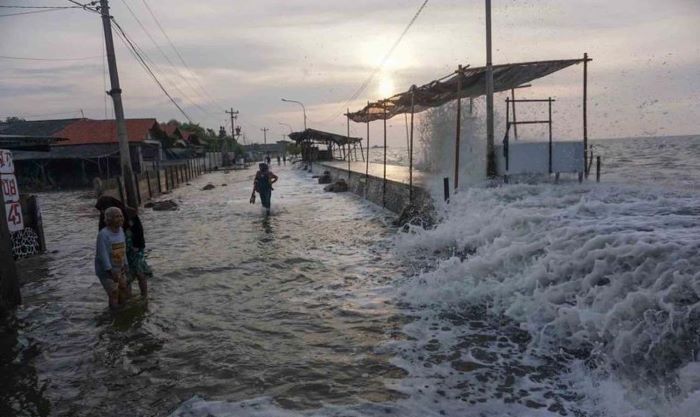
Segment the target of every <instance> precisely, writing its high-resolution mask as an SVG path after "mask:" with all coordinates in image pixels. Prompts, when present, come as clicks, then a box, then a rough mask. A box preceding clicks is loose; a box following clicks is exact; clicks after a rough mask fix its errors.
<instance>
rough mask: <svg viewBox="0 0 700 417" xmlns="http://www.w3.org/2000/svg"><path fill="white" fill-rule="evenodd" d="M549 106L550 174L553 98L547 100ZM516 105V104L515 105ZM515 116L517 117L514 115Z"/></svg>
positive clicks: (550, 169) (550, 167) (550, 163)
mask: <svg viewBox="0 0 700 417" xmlns="http://www.w3.org/2000/svg"><path fill="white" fill-rule="evenodd" d="M547 103H548V106H549V173H550V174H551V173H552V97H549V100H547ZM513 105H515V103H513ZM513 116H515V115H513Z"/></svg>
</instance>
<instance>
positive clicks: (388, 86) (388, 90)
mask: <svg viewBox="0 0 700 417" xmlns="http://www.w3.org/2000/svg"><path fill="white" fill-rule="evenodd" d="M377 93H379V97H381V98H388V97H391V96H392V95H394V93H396V90H395V88H394V80H393V79H392V78H391V77H390V76H389V75H387V74H383V75H382V78H381V79H380V80H379V86H378V89H377Z"/></svg>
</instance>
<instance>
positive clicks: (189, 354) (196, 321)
mask: <svg viewBox="0 0 700 417" xmlns="http://www.w3.org/2000/svg"><path fill="white" fill-rule="evenodd" d="M275 168H277V167H273V170H274V171H278V170H279V172H277V173H278V175H279V176H280V181H279V182H278V184H276V185H275V191H274V192H273V200H272V204H273V209H272V215H271V216H269V217H266V216H264V215H263V213H262V210H261V207H260V204H259V203H258V204H256V205H255V206H251V205H250V204H249V202H248V199H249V197H250V192H251V188H252V176H253V174H254V170H253V169H252V168H251V169H250V170H247V171H231V172H230V173H212V174H208V175H205V176H203V177H200V178H197V179H195V180H194V181H192V183H191V185H190V186H183V187H182V188H180V189H177V190H175V191H174V192H173V194H171V195H170V196H168V198H172V199H174V200H175V201H177V202H178V204H179V205H180V209H179V210H178V211H173V212H153V211H152V210H148V209H143V210H142V214H141V217H142V221H143V224H144V227H145V230H146V244H147V253H148V261H149V263H150V265H151V267H152V268H153V270H154V272H155V276H154V277H153V278H152V279H151V280H150V284H149V285H150V289H149V291H150V299H149V300H148V303H146V302H144V301H143V300H141V299H140V297H139V296H138V286H136V285H135V288H134V293H135V294H136V296H135V297H134V299H133V300H132V301H131V302H130V303H129V305H128V306H127V307H125V308H124V309H123V310H122V311H119V312H117V313H111V312H109V311H108V309H107V308H106V307H107V298H106V295H105V294H104V291H103V290H102V287H101V286H100V284H99V282H98V281H97V279H96V278H95V276H94V272H93V256H94V240H95V236H96V233H97V212H96V211H95V209H94V208H92V205H93V204H94V201H93V200H92V199H89V198H85V197H84V196H83V195H82V193H76V192H70V193H52V194H45V195H42V196H41V201H42V204H43V214H44V222H45V225H46V226H45V227H46V235H47V244H48V248H49V252H50V253H49V254H47V255H45V256H41V257H38V258H34V259H32V260H30V261H23V262H22V264H21V268H22V270H23V272H24V273H23V278H24V280H25V283H24V286H23V288H22V292H23V296H24V300H23V301H24V304H23V306H22V307H21V308H20V309H19V311H18V312H17V317H16V319H15V323H14V325H15V329H14V330H11V331H7V332H5V334H2V337H1V339H0V353H1V354H2V358H3V359H2V362H1V363H0V373H1V374H2V375H3V377H2V381H1V382H0V415H1V416H48V415H51V416H92V415H96V414H99V415H101V416H117V415H118V416H136V415H167V414H168V413H170V412H171V411H173V409H175V408H177V406H178V405H179V404H180V403H182V402H183V401H185V400H188V399H190V398H192V397H193V396H195V395H196V396H200V397H204V398H207V399H212V400H217V399H221V400H227V401H235V400H240V399H246V398H254V397H258V396H261V395H266V396H270V397H272V398H273V399H274V400H275V401H276V402H277V403H278V404H280V405H281V406H282V407H284V408H286V409H308V408H315V407H319V406H320V405H321V404H347V403H354V402H358V401H390V400H391V399H392V398H395V397H396V395H397V394H396V393H395V392H393V391H391V390H390V389H388V388H387V387H386V386H385V384H384V383H383V381H384V379H385V378H400V377H401V376H402V375H403V371H402V370H400V369H399V368H397V367H395V366H393V365H391V364H390V363H389V361H388V358H387V357H386V356H385V355H382V354H379V353H375V352H374V350H373V349H374V347H375V346H376V345H377V344H379V343H381V342H382V341H383V340H385V339H386V338H387V337H392V336H391V331H389V332H388V333H387V329H391V328H392V327H396V328H397V329H398V327H399V325H400V323H399V320H397V318H396V315H395V314H396V313H395V310H394V307H393V306H392V303H391V302H390V300H388V299H386V298H385V297H383V296H381V295H380V294H379V293H377V292H376V291H375V290H374V289H376V288H379V287H381V286H382V285H384V283H386V282H388V281H389V280H390V278H391V277H392V276H393V275H394V274H396V273H397V272H398V271H400V266H399V265H398V264H397V262H396V261H395V260H394V259H393V258H392V256H391V254H390V252H389V245H388V244H387V240H388V239H387V238H388V237H389V236H390V235H391V234H392V233H393V232H392V231H391V229H390V228H388V227H387V226H386V223H387V222H388V218H387V217H386V215H387V214H386V213H385V212H382V211H381V210H380V209H378V208H376V207H375V206H372V205H371V204H368V203H365V202H363V201H362V200H361V199H359V198H357V197H356V196H354V195H351V194H328V193H324V192H323V191H322V188H321V187H322V186H319V185H318V184H316V180H312V179H311V178H310V174H308V173H306V172H303V171H299V170H293V169H290V168H288V167H282V168H279V169H275ZM208 182H211V183H212V184H214V185H216V188H215V189H214V190H211V191H202V190H201V188H202V187H203V186H204V185H206V184H207V183H208ZM222 184H227V185H226V186H223V185H222ZM397 333H398V330H397Z"/></svg>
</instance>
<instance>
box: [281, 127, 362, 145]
mask: <svg viewBox="0 0 700 417" xmlns="http://www.w3.org/2000/svg"><path fill="white" fill-rule="evenodd" d="M289 138H290V139H292V140H293V141H295V142H296V143H300V142H317V143H325V144H335V145H338V146H344V145H347V144H349V143H350V144H353V143H360V142H362V138H352V137H349V136H343V135H338V134H336V133H330V132H323V131H321V130H316V129H306V130H304V131H301V132H292V133H290V134H289Z"/></svg>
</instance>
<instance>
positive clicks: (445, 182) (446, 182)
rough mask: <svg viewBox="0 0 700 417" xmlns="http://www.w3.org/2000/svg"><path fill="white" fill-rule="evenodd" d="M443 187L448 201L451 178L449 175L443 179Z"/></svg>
mask: <svg viewBox="0 0 700 417" xmlns="http://www.w3.org/2000/svg"><path fill="white" fill-rule="evenodd" d="M442 189H443V193H444V194H445V201H448V200H449V199H450V179H449V178H448V177H445V178H443V179H442Z"/></svg>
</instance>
